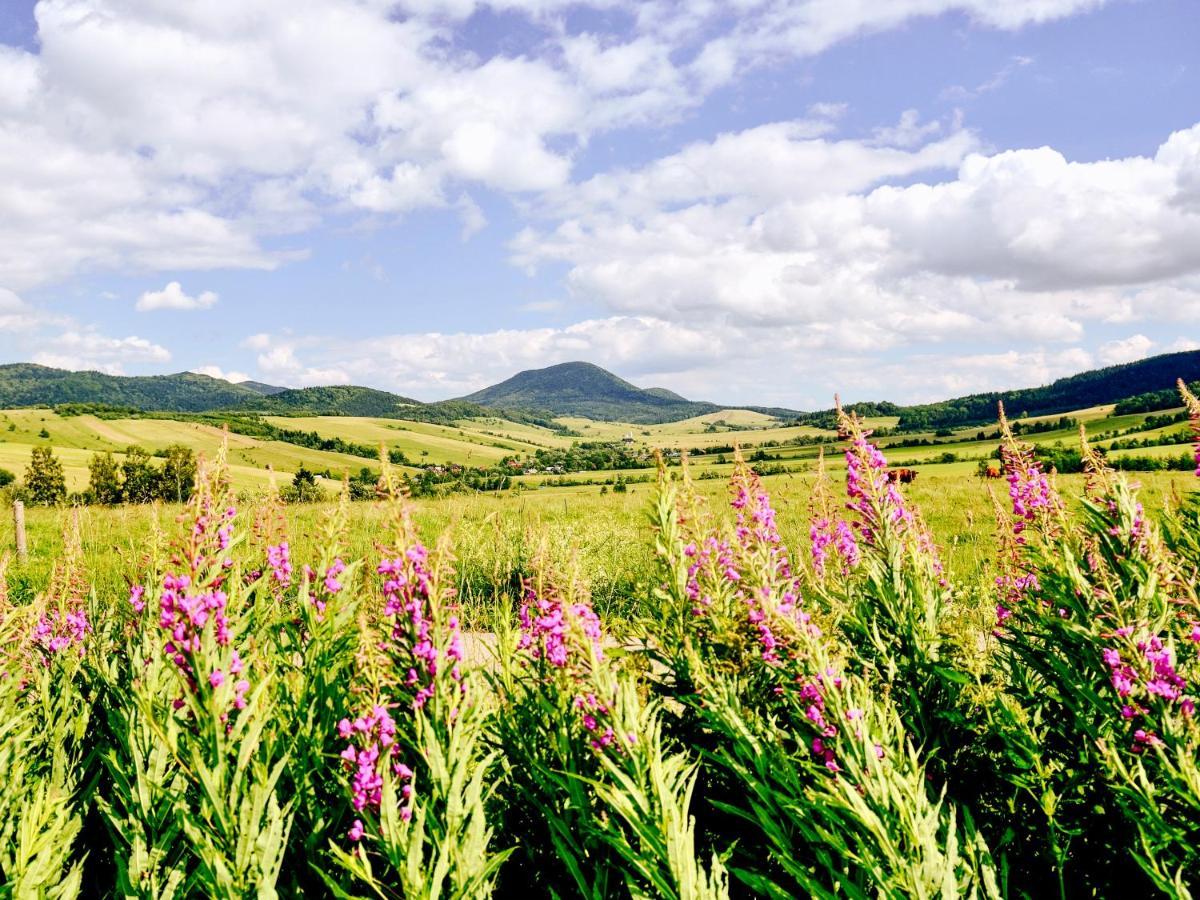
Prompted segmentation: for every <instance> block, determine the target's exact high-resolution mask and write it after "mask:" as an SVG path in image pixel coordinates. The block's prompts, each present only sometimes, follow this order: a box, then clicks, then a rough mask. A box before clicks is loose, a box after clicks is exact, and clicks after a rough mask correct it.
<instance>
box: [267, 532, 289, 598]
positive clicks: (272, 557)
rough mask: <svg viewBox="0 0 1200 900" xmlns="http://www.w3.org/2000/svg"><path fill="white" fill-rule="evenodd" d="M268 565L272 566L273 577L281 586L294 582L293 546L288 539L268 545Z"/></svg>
mask: <svg viewBox="0 0 1200 900" xmlns="http://www.w3.org/2000/svg"><path fill="white" fill-rule="evenodd" d="M267 565H268V566H270V567H271V579H272V580H273V581H274V582H275V583H276V584H278V585H279V586H280V587H287V586H288V585H290V584H291V583H292V557H291V548H289V547H288V542H287V541H281V542H280V543H279V544H277V545H274V546H270V547H267Z"/></svg>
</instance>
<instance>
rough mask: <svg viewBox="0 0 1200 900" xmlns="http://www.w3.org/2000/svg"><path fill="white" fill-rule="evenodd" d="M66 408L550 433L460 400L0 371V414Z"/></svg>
mask: <svg viewBox="0 0 1200 900" xmlns="http://www.w3.org/2000/svg"><path fill="white" fill-rule="evenodd" d="M68 404H74V405H89V406H96V407H108V408H111V409H117V410H119V409H127V410H138V411H141V412H167V413H172V412H175V413H201V412H239V413H241V412H255V413H273V414H278V415H326V416H377V417H380V418H391V419H408V420H412V421H417V422H440V423H448V422H453V421H455V420H456V419H467V418H481V417H491V416H500V417H503V418H507V419H510V420H512V421H516V422H527V423H530V424H537V425H546V426H548V427H555V426H554V424H553V423H552V422H550V421H549V420H548V419H547V418H546V417H544V416H540V415H538V414H536V413H530V412H527V411H524V410H509V409H504V408H490V407H484V406H480V405H479V404H477V403H467V402H463V401H461V400H444V401H440V402H437V403H421V402H420V401H418V400H413V399H411V398H409V397H402V396H400V395H399V394H392V393H389V392H387V391H380V390H376V389H374V388H367V387H356V386H354V385H333V386H330V387H311V388H280V387H276V386H274V385H267V384H261V383H258V382H248V383H245V384H231V383H230V382H228V381H222V380H221V379H219V378H211V377H209V376H208V375H198V374H196V373H194V372H179V373H177V374H175V375H137V376H126V375H106V374H104V373H103V372H71V371H67V370H65V369H54V368H50V367H49V366H39V365H35V364H33V363H13V364H9V365H0V409H9V408H13V407H20V406H63V405H68Z"/></svg>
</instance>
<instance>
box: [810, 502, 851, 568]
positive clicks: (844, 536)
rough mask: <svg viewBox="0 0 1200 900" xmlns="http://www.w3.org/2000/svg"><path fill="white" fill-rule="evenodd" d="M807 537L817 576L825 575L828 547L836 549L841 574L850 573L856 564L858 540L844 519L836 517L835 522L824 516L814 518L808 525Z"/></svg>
mask: <svg viewBox="0 0 1200 900" xmlns="http://www.w3.org/2000/svg"><path fill="white" fill-rule="evenodd" d="M808 539H809V546H810V551H811V554H812V561H813V571H815V572H816V574H817V577H818V578H823V577H824V576H825V567H826V563H827V561H828V558H829V554H830V548H832V549H833V550H834V551H836V553H837V555H838V557H839V559H840V560H841V566H840V569H841V573H842V574H843V575H848V574H850V572H851V570H852V569H854V567H855V566H857V565H858V560H859V550H858V540H857V539H856V538H855V537H854V528H853V526H852V525H851V524H850V523H849V522H847V521H846V520H845V519H838V520H837V521H836V522H832V521H830V520H829V519H828V518H826V517H821V518H819V519H815V520H814V521H813V522H812V524H811V525H809V527H808Z"/></svg>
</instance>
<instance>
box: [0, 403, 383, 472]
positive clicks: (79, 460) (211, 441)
mask: <svg viewBox="0 0 1200 900" xmlns="http://www.w3.org/2000/svg"><path fill="white" fill-rule="evenodd" d="M10 426H11V428H12V430H9V429H10ZM43 428H44V429H45V430H46V431H47V432H49V434H50V437H49V439H46V438H42V437H39V432H40V431H41V430H42V429H43ZM225 437H226V435H225V433H224V432H223V431H222V430H220V429H218V428H214V427H212V426H209V425H199V424H196V423H193V422H176V421H173V420H169V419H111V420H108V419H97V418H96V417H94V416H71V417H65V418H64V417H62V416H58V415H56V414H55V413H53V412H51V411H50V410H45V409H17V410H3V411H0V467H2V468H5V469H8V470H10V471H12V472H14V473H15V474H17V475H18V476H21V475H22V474H23V473H24V471H25V467H26V466H27V465H28V463H29V456H30V453H31V451H32V448H33V447H35V446H50V447H53V448H54V453H55V455H56V456H57V457H58V458H59V459H60V460H61V461H62V463H63V470H64V474H65V475H66V478H67V487H68V489H69V490H82V489H83V488H84V487H86V486H87V481H88V468H87V467H88V461H89V460H90V459H91V456H92V453H93V452H96V451H100V452H103V451H106V450H107V451H112V452H114V453H115V454H116V455H117V457H118V459H120V458H121V453H120V451H123V450H124V449H125V448H126V447H128V446H130V445H139V446H141V447H144V448H145V449H147V450H149V451H150V452H151V453H153V452H154V451H155V450H161V449H163V448H165V447H167V446H169V445H171V444H184V445H185V446H188V447H191V448H192V449H193V450H195V451H196V452H197V453H204V454H206V455H209V456H211V455H212V454H214V453H216V452H217V449H218V448H219V447H220V446H221V442H222V441H223V440H225ZM228 441H229V463H230V474H231V476H232V478H233V482H234V486H235V487H236V488H238V489H248V490H261V489H264V488H266V487H267V485H268V484H269V483H270V479H271V474H270V472H269V471H268V470H267V467H268V466H270V467H271V469H273V470H274V471H275V472H276V473H278V476H279V479H280V480H286V479H287V478H289V477H290V475H291V473H292V472H295V471H296V469H298V468H299V467H300V466H301V465H303V466H306V467H307V468H309V469H312V470H315V471H324V470H325V469H329V470H330V471H331V472H332V473H333V474H334V475H335V476H339V477H340V475H341V474H342V473H343V472H356V471H358V469H360V468H362V466H364V465H369V464H370V461H369V460H365V459H361V458H359V457H357V456H350V455H348V454H344V453H328V452H325V451H322V450H309V449H307V448H305V447H297V446H295V445H293V444H285V443H282V442H280V441H261V440H258V439H256V438H251V437H246V436H244V435H239V434H230V435H228Z"/></svg>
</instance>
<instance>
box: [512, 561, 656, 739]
mask: <svg viewBox="0 0 1200 900" xmlns="http://www.w3.org/2000/svg"><path fill="white" fill-rule="evenodd" d="M519 619H520V625H521V636H520V639H519V641H518V643H517V648H518V649H519V650H521V651H522V652H523V653H524V654H525V655H526V657H527V658H528V659H529V660H531V661H532V662H533V663H534V666H535V671H536V673H537V674H538V677H540V678H541V679H542V680H543V681H547V682H552V683H555V684H557V685H558V687H559V688H561V689H562V690H563V691H565V692H567V693H568V695H573V698H572V700H571V709H572V710H573V711H574V713H575V715H576V718H577V720H578V723H579V725H580V727H581V728H582V730H583V732H584V735H585V738H586V740H587V743H588V745H589V746H590V747H591V748H592V749H593V750H596V751H597V752H600V751H603V750H608V749H610V748H612V749H616V750H620V749H621V745H620V742H619V741H618V739H617V730H616V729H615V728H614V715H613V705H614V698H613V697H612V696H610V694H611V688H612V685H610V684H608V682H607V680H606V679H605V678H604V677H603V676H604V675H605V674H607V672H606V671H605V670H604V665H605V657H604V646H603V645H604V634H603V631H602V629H601V627H600V617H599V616H597V615H596V612H595V610H593V609H592V605H591V604H590V603H588V602H587V601H586V600H583V599H574V600H571V599H568V598H566V597H564V595H563V592H562V590H561V589H560V588H559V587H558V586H557V585H556V584H554V583H553V582H551V581H550V580H549V579H546V578H539V579H538V580H536V581H535V580H534V579H532V578H531V579H526V581H525V583H524V602H522V604H521V609H520V613H519ZM634 740H635V736H634V735H633V734H632V733H631V734H628V735H626V741H627V742H628V743H629V744H632V743H633V742H634Z"/></svg>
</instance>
